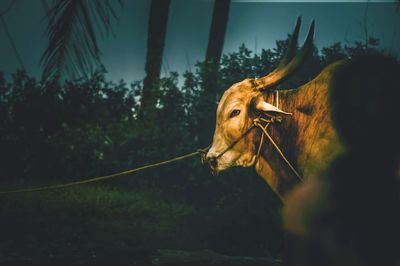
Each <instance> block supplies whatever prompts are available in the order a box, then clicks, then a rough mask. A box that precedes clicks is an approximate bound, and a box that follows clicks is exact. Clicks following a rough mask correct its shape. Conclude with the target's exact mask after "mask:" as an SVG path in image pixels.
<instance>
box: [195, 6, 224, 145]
mask: <svg viewBox="0 0 400 266" xmlns="http://www.w3.org/2000/svg"><path fill="white" fill-rule="evenodd" d="M229 6H230V0H215V4H214V11H213V17H212V22H211V29H210V35H209V40H208V47H207V53H206V58H205V62H204V65H203V68H202V71H201V74H202V84H201V87H202V89H203V93H202V96H201V97H202V99H201V101H200V105H199V106H198V108H199V110H200V111H201V114H200V115H199V119H198V125H197V133H198V145H199V146H200V147H203V146H206V145H208V144H209V143H210V141H211V138H212V133H213V130H214V125H215V109H216V106H217V99H218V98H219V97H220V96H221V95H220V94H221V89H222V88H221V86H220V84H219V82H218V70H219V61H220V59H221V55H222V49H223V46H224V38H225V32H226V25H227V24H228V15H229Z"/></svg>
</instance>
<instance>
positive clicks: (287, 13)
mask: <svg viewBox="0 0 400 266" xmlns="http://www.w3.org/2000/svg"><path fill="white" fill-rule="evenodd" d="M11 1H12V0H0V13H2V12H3V10H4V9H5V8H6V7H7V6H8V4H9V3H10V2H11ZM394 2H395V1H378V0H375V1H369V3H366V1H351V2H348V1H347V2H343V1H336V2H332V1H325V2H321V1H318V2H317V1H308V2H304V1H290V2H287V1H279V2H277V1H271V0H264V1H261V0H252V1H249V0H233V1H232V4H231V9H230V14H229V21H228V26H227V32H226V36H225V43H224V49H223V52H224V53H229V52H234V51H237V50H238V47H239V46H240V45H241V44H243V43H244V44H245V45H246V46H247V47H248V48H249V49H250V50H252V51H256V52H260V51H261V49H262V48H273V47H275V41H276V40H279V39H284V38H286V36H287V34H288V33H290V32H292V30H293V27H294V24H295V22H296V18H297V16H299V15H301V16H302V18H303V23H302V30H301V32H300V37H299V40H300V42H302V41H303V40H304V38H305V35H306V33H307V31H308V27H309V25H310V23H311V21H312V19H315V21H316V33H315V44H316V45H317V47H319V48H320V47H324V46H329V45H331V44H333V43H334V42H339V41H340V42H342V43H344V44H351V43H353V42H354V41H356V40H364V39H365V33H364V29H365V26H366V28H367V29H368V34H369V35H370V36H374V37H377V38H380V39H381V46H382V49H384V50H385V51H386V52H388V53H391V54H395V55H397V56H398V55H399V54H400V27H399V25H400V10H398V11H397V10H396V5H397V4H396V3H394ZM123 3H124V5H123V7H122V8H121V7H118V6H116V12H117V14H118V17H119V19H118V21H117V22H115V23H113V29H114V34H110V35H108V36H103V37H101V36H99V46H100V49H101V51H102V53H103V57H102V62H103V64H104V65H105V67H106V69H107V70H108V74H107V78H108V79H110V80H112V81H115V82H118V81H119V80H120V79H124V80H125V81H127V82H128V83H130V82H134V81H138V80H142V79H143V78H144V75H145V73H144V65H145V57H146V41H147V24H148V13H149V7H150V0H124V1H123ZM212 11H213V1H211V0H172V1H171V6H170V13H169V20H168V28H167V36H166V43H165V50H164V59H163V68H162V74H163V75H165V74H166V73H168V72H169V71H177V72H178V73H181V74H182V73H183V72H184V71H186V70H194V65H195V63H196V62H197V61H199V60H203V59H204V57H205V52H206V48H207V41H208V34H209V30H210V25H211V18H212ZM4 19H5V21H6V23H7V25H8V27H9V29H10V32H11V35H12V38H13V39H14V42H15V44H16V47H17V49H18V51H19V53H20V54H21V57H22V59H23V63H24V65H25V68H26V69H27V72H28V73H29V74H30V75H33V76H36V77H40V74H41V67H40V57H41V55H42V53H43V51H44V49H45V48H46V44H47V39H46V35H45V29H46V20H45V19H44V12H43V9H42V5H41V1H40V0H16V2H15V4H14V6H13V7H12V9H11V10H10V11H9V12H8V13H7V14H5V15H4ZM18 67H19V65H18V61H17V59H16V56H15V54H14V53H13V50H12V47H11V45H10V43H9V41H8V39H7V37H6V34H5V32H4V29H3V28H0V71H3V72H4V73H5V74H6V77H8V78H9V77H10V75H11V73H13V72H14V71H15V69H17V68H18Z"/></svg>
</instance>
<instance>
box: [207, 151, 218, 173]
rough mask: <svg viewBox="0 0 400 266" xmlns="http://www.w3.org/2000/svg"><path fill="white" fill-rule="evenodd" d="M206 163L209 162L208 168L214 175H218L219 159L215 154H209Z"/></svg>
mask: <svg viewBox="0 0 400 266" xmlns="http://www.w3.org/2000/svg"><path fill="white" fill-rule="evenodd" d="M205 161H206V162H207V164H208V166H210V168H211V172H212V173H213V174H217V173H218V157H217V156H216V154H214V153H210V152H209V153H207V155H206V156H205Z"/></svg>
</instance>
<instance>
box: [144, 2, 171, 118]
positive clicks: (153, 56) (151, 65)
mask: <svg viewBox="0 0 400 266" xmlns="http://www.w3.org/2000/svg"><path fill="white" fill-rule="evenodd" d="M170 3H171V0H152V1H151V5H150V16H149V30H148V34H147V52H146V66H145V71H146V77H145V79H144V82H143V92H142V99H141V108H140V116H141V117H145V116H148V115H150V114H151V113H152V112H151V111H152V110H153V109H154V108H155V105H156V100H157V97H156V91H157V89H158V87H159V81H160V73H161V64H162V57H163V52H164V43H165V36H166V32H167V22H168V12H169V6H170Z"/></svg>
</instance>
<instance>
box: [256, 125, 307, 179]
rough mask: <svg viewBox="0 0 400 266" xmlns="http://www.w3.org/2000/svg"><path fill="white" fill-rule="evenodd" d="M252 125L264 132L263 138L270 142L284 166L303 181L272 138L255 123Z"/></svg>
mask: <svg viewBox="0 0 400 266" xmlns="http://www.w3.org/2000/svg"><path fill="white" fill-rule="evenodd" d="M254 124H255V125H256V126H257V127H259V128H261V130H262V131H263V132H264V134H265V136H267V138H268V139H269V141H271V143H272V145H273V146H274V147H275V149H276V151H277V152H278V153H279V155H280V156H281V157H282V159H283V160H284V161H285V162H286V164H287V165H288V166H289V168H290V169H291V170H292V171H293V173H294V174H295V175H296V176H297V177H298V178H299V180H300V181H303V178H302V177H301V176H300V174H299V173H298V172H297V171H296V169H295V168H294V167H293V165H292V164H291V163H290V162H289V160H288V159H286V157H285V155H284V154H283V152H282V151H281V149H280V148H279V147H278V145H277V144H276V143H275V141H274V140H273V139H272V137H271V136H270V135H269V134H268V132H267V130H266V129H264V127H263V126H262V125H261V124H260V123H259V122H257V121H255V122H254Z"/></svg>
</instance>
